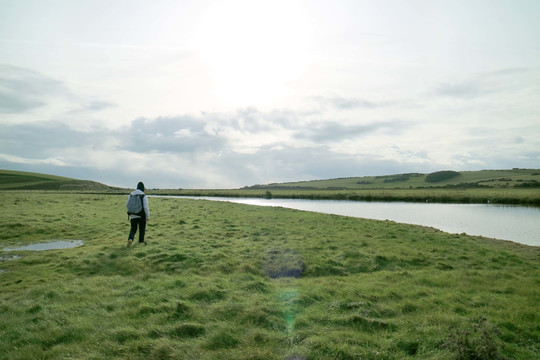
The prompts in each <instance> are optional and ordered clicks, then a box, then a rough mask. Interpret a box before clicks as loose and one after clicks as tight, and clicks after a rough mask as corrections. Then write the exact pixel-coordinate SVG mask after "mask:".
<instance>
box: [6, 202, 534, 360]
mask: <svg viewBox="0 0 540 360" xmlns="http://www.w3.org/2000/svg"><path fill="white" fill-rule="evenodd" d="M124 204H125V197H123V196H114V195H110V196H102V195H92V194H88V195H84V194H55V193H25V192H3V193H1V197H0V205H1V208H2V209H3V211H4V216H2V217H1V218H0V227H1V228H2V232H1V233H0V248H3V247H5V246H13V245H18V244H28V243H32V242H37V241H43V240H51V239H82V240H84V241H85V245H84V246H82V247H79V248H73V249H64V250H50V251H45V252H22V251H21V252H18V253H9V254H8V253H6V252H3V253H2V252H0V259H5V260H6V261H2V262H0V269H1V270H3V272H0V289H1V291H0V334H1V336H0V348H1V349H2V351H1V352H0V359H30V358H39V359H452V358H456V359H457V358H460V357H461V358H463V356H464V355H463V354H471V353H472V354H476V355H478V354H481V353H480V350H478V347H477V346H476V344H479V343H481V342H482V341H483V342H484V343H486V344H489V345H490V346H491V347H490V351H491V354H496V355H497V356H499V357H501V358H503V357H508V358H512V359H533V358H538V357H539V356H540V347H539V346H538V344H539V343H540V327H539V326H538V324H539V323H540V321H539V320H540V318H539V315H538V304H539V300H540V291H539V288H540V287H539V285H540V281H539V279H540V276H539V275H540V270H539V265H540V263H539V255H540V249H539V248H537V247H528V246H524V245H518V244H513V243H509V242H502V241H495V240H489V239H484V238H480V237H470V236H466V235H456V234H447V233H443V232H440V231H437V230H434V229H431V228H424V227H419V226H412V225H402V224H396V223H393V222H389V221H371V220H363V219H353V218H347V217H340V216H334V215H323V214H315V213H308V212H301V211H295V210H288V209H281V208H260V207H251V206H245V205H239V204H232V203H222V202H208V201H200V200H180V199H166V198H152V199H151V200H150V207H151V214H152V217H151V219H150V223H149V224H148V229H147V240H148V243H149V245H148V246H144V245H142V246H139V245H135V246H133V247H132V248H127V247H126V239H127V232H128V231H129V225H128V222H127V218H126V215H125V209H124ZM13 255H20V256H21V258H18V259H13V260H7V259H8V258H11V257H12V256H13ZM8 256H9V257H8ZM478 319H485V321H484V320H482V321H484V322H479V320H478ZM482 324H483V325H482ZM482 326H483V327H482ZM475 329H484V330H486V331H488V333H487V335H479V334H480V333H475V332H474V331H475ZM479 331H480V330H479ZM475 351H476V352H475ZM478 356H480V355H478Z"/></svg>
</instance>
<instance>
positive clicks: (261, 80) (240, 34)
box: [193, 0, 310, 106]
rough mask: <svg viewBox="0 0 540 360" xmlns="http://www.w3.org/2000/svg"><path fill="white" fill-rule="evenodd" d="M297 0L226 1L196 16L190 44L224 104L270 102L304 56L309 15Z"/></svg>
mask: <svg viewBox="0 0 540 360" xmlns="http://www.w3.org/2000/svg"><path fill="white" fill-rule="evenodd" d="M300 5H301V2H297V1H272V2H259V1H257V2H255V1H246V0H238V1H226V2H220V3H218V4H216V5H215V6H214V7H213V8H212V9H210V10H209V11H208V12H207V13H205V16H204V17H203V18H202V19H201V21H200V22H199V24H198V26H197V28H196V31H195V35H194V41H195V43H194V44H193V46H194V47H195V48H196V49H197V50H198V51H199V53H200V56H201V57H202V60H203V62H204V63H205V64H207V65H208V66H209V67H210V69H211V76H212V79H213V81H214V88H215V91H216V92H217V94H218V96H219V98H220V100H221V101H223V103H224V105H234V106H248V105H251V104H253V103H257V104H261V103H263V104H264V103H266V104H267V103H271V102H274V101H277V100H279V99H281V98H283V97H284V96H286V95H287V94H288V93H290V91H291V90H290V89H287V82H289V81H291V80H294V79H295V78H296V77H298V75H299V73H300V72H301V71H302V70H303V67H304V65H305V64H306V63H307V62H308V61H309V57H308V56H307V48H308V47H309V42H310V39H309V34H310V31H309V21H308V20H307V19H308V17H307V16H306V14H305V13H304V12H303V11H302V10H303V9H302V7H301V6H300Z"/></svg>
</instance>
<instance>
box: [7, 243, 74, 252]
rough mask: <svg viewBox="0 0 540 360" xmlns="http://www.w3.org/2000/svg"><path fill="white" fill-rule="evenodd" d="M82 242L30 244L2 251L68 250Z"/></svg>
mask: <svg viewBox="0 0 540 360" xmlns="http://www.w3.org/2000/svg"><path fill="white" fill-rule="evenodd" d="M83 243H84V242H83V241H82V240H59V241H52V242H46V243H38V244H30V245H24V246H19V247H14V248H4V249H2V250H3V251H22V250H33V251H44V250H56V249H68V248H73V247H78V246H81V245H83Z"/></svg>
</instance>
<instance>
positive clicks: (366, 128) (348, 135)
mask: <svg viewBox="0 0 540 360" xmlns="http://www.w3.org/2000/svg"><path fill="white" fill-rule="evenodd" d="M403 129H404V124H403V123H402V122H400V121H395V122H391V121H381V122H374V123H369V124H365V125H363V124H362V125H343V124H340V123H338V122H335V121H327V122H322V123H318V124H312V125H311V126H307V127H305V128H302V129H301V130H298V132H297V133H296V135H295V137H296V138H298V139H309V140H311V141H313V142H340V141H342V140H345V139H355V138H358V137H362V136H368V135H370V134H373V133H376V132H381V131H386V132H393V131H401V130H403Z"/></svg>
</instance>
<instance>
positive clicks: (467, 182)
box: [244, 169, 540, 190]
mask: <svg viewBox="0 0 540 360" xmlns="http://www.w3.org/2000/svg"><path fill="white" fill-rule="evenodd" d="M483 187H485V188H520V187H523V188H540V170H538V169H536V170H535V169H512V170H480V171H461V172H457V171H438V172H435V173H431V174H420V173H407V174H396V175H384V176H364V177H349V178H337V179H328V180H312V181H298V182H287V183H275V184H267V185H254V186H248V187H245V188H244V189H261V190H264V189H267V190H286V189H291V190H370V189H421V188H483Z"/></svg>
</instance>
